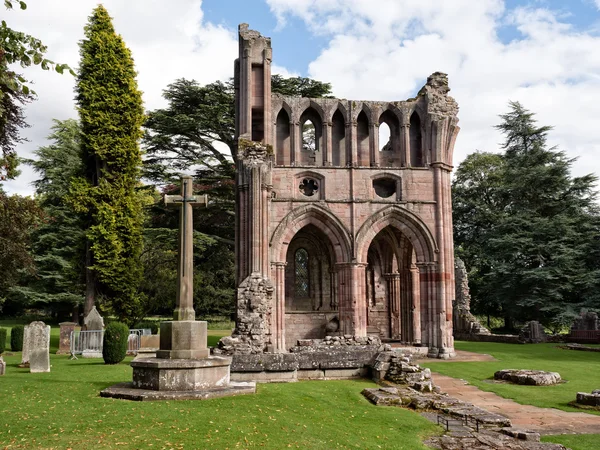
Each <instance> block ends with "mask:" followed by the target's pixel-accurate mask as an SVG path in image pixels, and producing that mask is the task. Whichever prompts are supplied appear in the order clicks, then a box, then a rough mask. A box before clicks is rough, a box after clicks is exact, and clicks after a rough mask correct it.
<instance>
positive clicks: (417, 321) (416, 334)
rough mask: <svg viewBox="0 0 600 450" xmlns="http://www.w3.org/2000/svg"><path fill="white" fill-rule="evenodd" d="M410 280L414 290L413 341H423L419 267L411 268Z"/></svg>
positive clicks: (417, 342) (415, 342) (418, 342)
mask: <svg viewBox="0 0 600 450" xmlns="http://www.w3.org/2000/svg"><path fill="white" fill-rule="evenodd" d="M410 275H411V276H410V281H411V290H412V296H411V300H412V305H411V306H412V329H413V343H414V344H420V343H421V289H420V287H421V286H420V280H419V268H418V267H417V266H416V265H414V266H411V268H410Z"/></svg>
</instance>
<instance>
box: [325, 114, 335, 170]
mask: <svg viewBox="0 0 600 450" xmlns="http://www.w3.org/2000/svg"><path fill="white" fill-rule="evenodd" d="M332 127H333V126H332V123H331V122H324V123H323V150H322V151H323V165H324V166H331V164H332V162H333V153H332V145H333V139H332V137H331V133H332Z"/></svg>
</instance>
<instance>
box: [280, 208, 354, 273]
mask: <svg viewBox="0 0 600 450" xmlns="http://www.w3.org/2000/svg"><path fill="white" fill-rule="evenodd" d="M309 224H311V225H314V226H315V227H317V228H318V229H319V230H321V231H322V232H323V234H325V236H327V238H328V239H329V241H330V242H331V245H332V246H333V250H334V254H335V259H336V260H335V262H337V263H340V262H349V261H350V255H351V249H352V244H351V239H350V233H349V232H348V230H347V229H346V227H345V226H344V224H343V223H342V222H341V221H340V219H338V218H337V217H336V216H335V215H334V214H333V213H332V212H330V211H328V210H327V209H325V208H323V207H322V206H319V205H315V204H309V205H303V206H300V207H298V208H295V209H294V210H292V211H291V212H290V213H288V214H287V215H286V216H285V217H284V218H283V220H281V222H280V223H279V225H277V228H276V229H275V231H274V232H273V235H272V236H271V241H270V247H271V257H272V261H274V262H285V260H286V253H287V248H288V246H289V244H290V242H291V240H292V239H293V237H294V236H295V235H296V233H298V231H300V230H301V229H302V228H304V227H305V226H306V225H309Z"/></svg>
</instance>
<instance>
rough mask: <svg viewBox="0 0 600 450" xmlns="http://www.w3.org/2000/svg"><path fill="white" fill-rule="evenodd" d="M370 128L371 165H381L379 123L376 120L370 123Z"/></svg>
mask: <svg viewBox="0 0 600 450" xmlns="http://www.w3.org/2000/svg"><path fill="white" fill-rule="evenodd" d="M370 128H371V130H370V132H369V146H370V147H371V167H379V124H378V123H377V122H375V123H373V124H371V125H370ZM390 131H391V130H390ZM390 137H391V136H390Z"/></svg>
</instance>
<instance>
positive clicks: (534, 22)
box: [2, 0, 600, 194]
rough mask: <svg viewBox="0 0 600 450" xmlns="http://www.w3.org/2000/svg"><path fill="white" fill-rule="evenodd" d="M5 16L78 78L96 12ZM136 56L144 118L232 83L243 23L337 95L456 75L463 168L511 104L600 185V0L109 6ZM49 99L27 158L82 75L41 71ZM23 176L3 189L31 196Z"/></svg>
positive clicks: (398, 89)
mask: <svg viewBox="0 0 600 450" xmlns="http://www.w3.org/2000/svg"><path fill="white" fill-rule="evenodd" d="M27 4H28V9H27V10H26V11H20V10H13V11H7V12H3V13H2V18H3V19H4V20H6V21H7V23H8V25H9V26H10V27H12V28H13V29H16V30H19V31H24V32H26V33H29V34H32V35H34V36H36V37H38V38H40V39H41V40H42V41H43V42H44V43H45V44H46V45H47V46H48V48H49V51H48V55H47V56H48V57H49V58H50V59H53V60H56V61H59V62H65V63H68V64H70V65H71V66H72V67H74V68H76V67H77V64H78V59H79V55H78V45H77V44H78V41H79V40H81V39H82V38H83V27H84V25H85V23H86V21H87V17H88V16H89V14H90V13H91V11H92V9H93V8H94V7H95V6H96V4H97V2H96V1H92V0H28V1H27ZM103 4H104V5H105V7H106V8H107V9H108V11H109V13H110V14H111V16H112V17H113V18H114V25H115V28H116V30H117V32H118V33H120V34H121V35H122V36H123V38H124V39H125V42H126V44H127V45H128V46H129V47H130V48H131V50H132V53H133V56H134V58H135V63H136V67H137V70H138V72H139V77H138V81H139V85H140V88H141V89H142V91H143V92H144V102H145V107H146V109H155V108H158V107H161V106H162V105H164V101H163V100H162V98H161V92H162V90H163V89H164V88H165V87H166V85H167V84H169V83H170V82H172V81H174V80H175V79H177V78H181V77H185V78H193V79H196V80H198V81H199V82H201V83H209V82H212V81H214V80H217V79H227V78H228V77H230V76H231V75H232V68H233V60H234V58H235V57H236V52H237V47H236V30H237V25H238V23H240V22H248V23H249V24H250V26H251V28H253V29H256V30H259V31H261V32H262V34H263V35H266V36H270V37H272V39H273V59H274V67H275V70H276V71H278V72H279V73H282V74H285V75H287V74H297V75H302V76H309V77H312V78H315V79H318V80H322V81H328V82H331V83H332V85H333V88H334V94H335V95H336V96H338V97H343V98H351V99H365V100H403V99H405V98H408V97H412V96H413V95H414V94H415V93H416V92H417V91H418V90H419V88H420V87H421V86H422V85H423V84H424V82H425V80H426V78H427V76H428V75H429V74H431V73H432V72H435V71H442V72H446V73H448V74H449V79H450V87H451V89H452V92H451V95H453V96H454V97H455V98H456V99H457V100H458V103H459V105H460V115H459V117H460V126H461V129H462V130H461V132H460V135H459V138H458V140H457V143H456V148H455V161H454V162H455V165H458V164H459V163H460V161H461V160H462V159H463V158H464V157H465V156H466V155H467V154H469V153H471V152H473V151H475V150H485V151H497V150H498V147H499V143H500V142H501V141H502V137H501V136H500V135H499V134H498V133H497V132H496V131H495V130H494V128H493V125H495V124H497V123H498V115H499V114H501V113H504V112H506V111H507V103H508V101H509V100H518V101H520V102H521V103H523V104H524V106H525V107H526V108H528V109H530V110H532V111H534V112H536V113H537V118H538V120H539V122H540V123H541V124H544V125H552V126H553V127H554V130H553V131H552V132H551V134H550V137H549V140H550V143H551V144H552V145H557V146H558V147H559V148H561V149H563V150H565V151H566V152H567V153H568V155H570V156H571V157H577V158H579V159H578V161H577V162H576V163H575V165H574V172H575V174H584V173H589V172H594V173H596V174H598V175H600V131H599V130H600V0H568V1H566V0H504V1H503V0H264V1H263V0H177V1H171V2H168V1H164V0H127V1H124V0H106V1H104V2H103ZM25 75H26V76H27V77H28V78H30V79H32V80H34V81H35V86H34V89H35V90H36V91H37V93H38V96H39V99H38V100H37V101H36V102H34V103H32V104H31V105H29V106H28V107H27V119H28V121H29V123H30V124H31V125H32V126H31V128H29V129H27V130H25V131H24V135H25V136H27V137H28V138H29V140H30V142H29V143H27V144H23V145H22V146H20V147H19V149H18V151H19V154H20V155H22V156H29V155H30V154H31V151H33V150H34V149H35V148H37V147H39V146H41V145H45V144H46V143H47V141H46V136H47V135H48V134H49V132H50V126H51V122H52V119H53V118H56V119H66V118H69V117H76V112H75V109H74V104H73V86H74V79H73V77H71V76H70V75H58V74H56V73H48V72H42V71H41V70H38V69H36V68H33V69H32V68H29V69H27V70H26V71H25ZM34 177H35V175H34V174H32V173H31V171H30V170H28V169H27V168H25V167H23V174H22V175H21V177H19V178H18V179H17V180H14V181H11V182H8V183H6V184H5V185H4V188H5V189H6V190H8V191H9V192H14V193H21V194H30V193H31V192H32V188H31V185H30V183H31V181H32V180H33V179H34Z"/></svg>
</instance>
